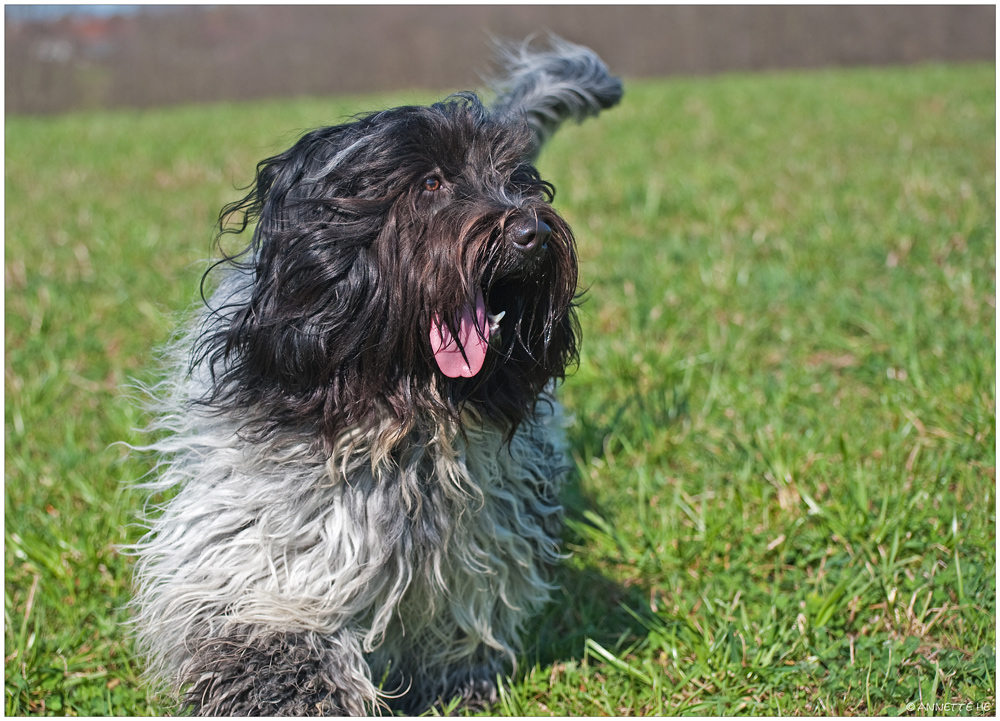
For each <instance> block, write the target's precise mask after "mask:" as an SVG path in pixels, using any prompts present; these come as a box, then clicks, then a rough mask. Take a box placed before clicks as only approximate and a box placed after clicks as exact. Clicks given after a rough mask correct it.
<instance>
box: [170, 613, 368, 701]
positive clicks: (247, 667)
mask: <svg viewBox="0 0 1000 721" xmlns="http://www.w3.org/2000/svg"><path fill="white" fill-rule="evenodd" d="M184 676H185V678H186V680H187V682H188V683H189V684H190V686H189V688H188V690H187V693H186V695H185V702H186V704H187V706H188V707H189V708H190V710H191V711H193V712H194V714H196V715H200V716H343V715H355V716H357V715H370V714H371V713H372V711H373V708H374V706H375V704H376V703H377V692H376V690H375V688H374V686H373V685H372V683H371V681H370V679H369V672H368V667H367V664H366V663H365V661H364V659H363V657H362V654H361V648H360V646H359V644H358V642H357V640H356V639H355V638H354V637H353V636H352V635H351V634H349V633H346V632H341V633H339V634H337V635H335V636H332V637H331V636H324V635H320V634H318V633H315V632H307V631H300V632H295V631H288V632H274V631H269V632H265V631H263V630H262V629H254V628H252V627H244V628H241V629H239V630H237V631H236V632H233V633H230V634H229V635H227V636H225V637H219V638H209V639H204V640H202V641H200V642H199V643H198V645H197V649H196V651H195V652H194V654H193V656H192V657H191V659H190V660H189V661H188V663H187V664H186V668H185V673H184Z"/></svg>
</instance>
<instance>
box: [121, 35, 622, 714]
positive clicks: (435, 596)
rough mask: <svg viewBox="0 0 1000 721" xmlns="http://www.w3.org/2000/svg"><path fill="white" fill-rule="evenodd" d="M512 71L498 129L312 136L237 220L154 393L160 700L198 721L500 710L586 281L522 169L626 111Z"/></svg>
mask: <svg viewBox="0 0 1000 721" xmlns="http://www.w3.org/2000/svg"><path fill="white" fill-rule="evenodd" d="M518 52H519V54H518V55H517V58H518V60H516V61H513V60H510V62H509V66H510V76H509V78H508V79H507V80H506V81H503V82H502V83H500V84H499V85H498V87H499V88H500V95H499V97H498V98H497V100H496V101H495V103H494V104H493V106H492V108H488V107H486V106H484V105H483V104H482V103H481V102H480V100H479V99H478V98H477V97H476V96H475V95H473V94H471V93H463V94H460V95H457V96H453V97H452V98H449V99H448V100H446V101H444V102H442V103H438V104H435V105H432V106H430V107H402V108H395V109H392V110H386V111H382V112H377V113H373V114H370V115H367V116H363V117H360V118H358V119H355V120H353V121H351V122H348V123H345V124H342V125H337V126H332V127H328V128H321V129H318V130H315V131H312V132H310V133H308V134H306V135H305V136H304V137H303V138H302V139H301V140H300V141H299V142H298V143H296V144H295V145H294V146H293V147H292V148H291V149H289V150H288V151H286V152H284V153H281V154H279V155H276V156H274V157H272V158H269V159H267V160H264V161H262V162H261V163H260V164H259V165H258V168H257V175H256V179H255V182H254V184H253V186H252V187H251V189H250V192H249V193H248V195H247V196H246V197H245V198H243V199H242V200H241V201H238V202H236V203H234V204H232V205H231V206H229V207H227V208H226V209H224V210H223V213H222V216H221V218H220V227H221V228H222V230H223V232H242V231H244V230H246V229H247V228H249V227H250V226H251V225H253V226H254V230H253V236H252V239H251V241H250V243H249V245H248V247H247V248H246V250H245V251H244V252H243V253H240V254H238V255H236V256H225V257H224V258H223V260H222V261H220V262H219V263H218V264H216V266H215V268H214V269H215V270H219V271H221V272H222V278H221V280H220V281H219V282H218V286H217V288H216V290H215V291H214V292H213V293H211V294H210V295H209V294H206V295H208V296H209V297H208V298H207V301H206V308H205V310H204V311H203V312H202V313H201V314H200V316H199V317H198V319H196V320H195V321H194V322H193V323H192V325H191V326H190V328H189V330H188V332H187V334H186V335H185V336H184V337H183V338H181V339H180V340H179V341H178V343H177V344H176V345H175V347H174V349H173V351H172V353H171V355H170V364H171V366H172V367H173V368H175V369H176V370H173V371H171V372H170V373H169V374H168V377H167V379H166V380H165V381H164V382H163V383H162V384H161V385H160V386H159V387H158V388H156V389H155V395H156V397H157V398H158V400H157V405H156V413H157V418H158V420H157V421H156V423H155V425H154V429H155V430H156V431H158V432H159V433H160V435H161V440H159V441H157V442H156V443H155V444H153V445H152V446H150V448H152V449H153V450H154V451H156V453H158V454H159V459H160V460H159V462H158V464H157V466H156V468H155V469H154V473H153V474H152V475H151V477H150V478H149V479H147V480H146V482H145V483H144V484H143V485H144V487H145V488H146V490H147V491H148V492H149V493H150V497H151V499H153V500H151V502H150V504H149V508H147V514H146V515H147V518H148V519H149V520H148V524H149V532H148V533H147V535H146V536H145V537H144V538H143V539H142V540H141V541H140V542H139V543H138V544H136V546H135V548H134V551H135V553H136V554H137V556H138V560H137V563H136V570H135V579H136V587H137V591H136V597H135V601H134V610H135V621H136V625H137V629H138V641H139V645H140V647H141V649H142V650H143V652H144V653H145V655H146V656H147V658H148V667H149V671H150V674H151V675H152V677H153V678H154V679H155V680H156V681H157V682H159V683H162V684H164V685H166V686H167V687H169V688H170V689H172V690H173V691H174V692H176V693H178V694H180V696H181V697H182V700H183V702H184V703H185V704H186V705H187V706H188V707H190V709H191V710H193V711H195V712H197V713H201V714H206V715H237V714H239V715H243V714H248V715H255V714H264V715H313V714H370V713H373V712H375V711H377V710H378V709H379V708H380V707H385V706H388V707H390V708H394V709H399V710H403V711H408V712H417V711H420V710H423V709H426V708H428V707H429V706H432V705H434V704H440V703H443V702H446V701H448V700H450V699H452V698H454V697H459V698H460V699H461V700H462V701H463V702H465V703H466V704H468V705H473V706H478V705H484V704H488V703H490V702H492V701H493V700H495V694H496V688H495V681H496V678H497V676H498V674H501V673H502V672H503V671H504V670H505V669H506V668H508V666H509V664H511V663H513V661H514V658H515V655H516V653H517V650H518V649H519V648H520V644H521V634H522V631H523V624H524V622H525V620H526V619H527V618H529V617H530V616H531V614H532V613H534V612H536V611H537V610H538V609H539V608H540V607H541V605H542V604H544V603H545V601H546V599H547V597H548V593H549V591H550V581H549V569H550V568H551V566H552V565H553V564H554V563H556V561H557V560H558V558H559V549H558V538H559V529H560V516H561V509H560V506H559V502H558V493H559V489H560V486H561V483H562V478H563V476H564V473H565V470H566V461H565V456H564V451H563V445H562V443H563V442H562V432H561V421H560V417H561V413H560V409H559V406H558V403H557V402H556V401H555V399H554V397H553V396H552V392H551V386H552V384H553V382H554V381H556V380H558V379H560V378H561V377H562V376H563V374H564V372H565V369H566V367H567V365H568V364H570V363H571V362H572V361H573V360H574V358H575V357H576V349H577V331H576V326H575V320H574V315H573V312H574V296H575V293H576V282H577V276H576V254H575V244H574V240H573V236H572V233H571V231H570V229H569V227H568V226H567V225H566V223H565V222H564V221H563V220H562V219H561V218H560V217H559V216H558V214H556V212H555V210H553V208H552V206H551V205H550V201H551V199H552V189H551V186H549V185H548V184H547V183H545V182H544V181H543V180H542V179H541V178H540V177H539V175H538V172H537V171H536V170H535V169H534V167H533V166H532V165H531V160H532V158H533V157H534V156H535V154H536V153H537V151H538V148H539V146H540V144H541V142H542V141H543V140H544V139H545V137H547V136H548V135H549V134H550V133H551V132H552V130H553V129H554V128H555V126H556V125H558V123H559V122H561V121H562V120H564V119H566V118H575V119H578V120H579V119H582V118H583V117H584V116H585V115H588V114H595V113H596V112H598V111H599V110H600V109H601V108H604V107H609V106H610V105H613V104H614V103H616V102H617V101H618V98H619V97H620V95H621V86H620V83H618V81H617V80H615V79H614V78H611V77H610V76H609V75H608V74H607V71H606V69H605V68H604V66H603V64H602V63H601V62H600V60H599V59H597V57H596V56H595V55H593V53H591V52H590V51H588V50H586V49H584V48H579V47H578V46H573V45H570V44H568V43H565V42H564V41H559V40H553V47H552V49H551V50H549V51H546V52H543V53H538V54H532V53H530V52H529V51H527V50H525V49H522V50H520V51H518ZM510 57H513V56H510V55H508V58H510ZM567 98H572V100H567ZM234 221H235V222H234ZM475 312H479V313H480V315H482V314H483V313H487V312H488V313H489V315H488V317H489V328H488V329H487V326H486V322H485V321H480V322H479V323H478V324H477V325H475V328H474V330H475V335H478V336H479V338H478V339H477V338H475V337H474V335H473V336H470V334H469V333H468V329H469V327H470V326H469V323H470V322H469V321H463V320H461V319H462V318H463V317H473V316H474V315H475ZM463 314H464V316H463ZM444 328H447V330H448V332H450V334H451V337H453V338H455V339H458V340H457V341H456V344H457V347H458V349H459V351H460V352H461V354H462V357H463V358H464V359H465V360H466V361H467V362H468V366H470V367H471V370H468V373H467V374H466V376H463V377H453V376H452V375H450V374H448V373H446V372H445V366H444V365H443V364H442V361H441V360H440V359H439V354H438V352H437V350H436V349H435V347H434V341H433V338H434V334H435V332H436V331H438V332H440V334H441V338H442V339H444V338H445V331H444ZM463 330H465V331H466V334H465V335H464V336H463V335H462V332H463ZM470 337H471V340H470ZM429 339H431V340H430V342H429ZM487 342H488V346H487ZM477 344H479V345H481V346H482V347H484V348H488V350H486V351H485V357H484V358H481V359H480V360H479V361H473V360H472V358H473V357H474V356H475V351H474V348H473V346H474V345H477Z"/></svg>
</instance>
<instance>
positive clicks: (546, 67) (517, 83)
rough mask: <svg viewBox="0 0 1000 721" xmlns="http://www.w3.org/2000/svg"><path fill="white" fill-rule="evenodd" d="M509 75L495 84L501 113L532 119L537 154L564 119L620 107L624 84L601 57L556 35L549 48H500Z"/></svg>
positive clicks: (526, 45)
mask: <svg viewBox="0 0 1000 721" xmlns="http://www.w3.org/2000/svg"><path fill="white" fill-rule="evenodd" d="M500 55H501V62H502V63H503V65H504V68H505V70H506V76H505V77H503V78H499V79H497V80H495V81H494V82H492V83H491V85H492V88H493V90H494V91H495V92H496V93H497V98H496V100H495V101H494V102H493V106H492V108H491V109H492V111H493V113H494V114H497V115H508V116H518V115H523V116H525V117H527V120H528V124H529V125H530V126H531V129H532V130H533V131H534V135H535V153H536V154H537V152H538V150H539V149H540V148H541V147H542V145H543V144H544V143H545V141H546V140H548V139H549V137H550V136H551V135H552V134H553V133H554V132H555V131H556V129H557V128H558V127H559V126H560V125H561V124H562V123H563V121H564V120H567V119H569V118H572V119H573V120H576V121H577V122H580V121H582V120H583V119H584V118H587V117H590V116H592V115H597V114H598V113H599V112H601V111H602V110H604V109H606V108H610V107H612V106H613V105H615V104H617V103H618V101H619V100H621V97H622V82H621V80H620V79H619V78H616V77H614V76H613V75H611V73H610V72H609V71H608V68H607V66H606V65H605V64H604V61H602V60H601V59H600V58H599V57H598V56H597V54H596V53H595V52H594V51H593V50H590V49H589V48H585V47H583V46H581V45H574V44H573V43H570V42H567V41H565V40H563V39H561V38H558V37H556V36H554V35H550V36H549V49H548V50H541V51H535V50H532V49H531V48H530V47H529V41H525V42H524V43H521V44H518V45H505V46H501V47H500Z"/></svg>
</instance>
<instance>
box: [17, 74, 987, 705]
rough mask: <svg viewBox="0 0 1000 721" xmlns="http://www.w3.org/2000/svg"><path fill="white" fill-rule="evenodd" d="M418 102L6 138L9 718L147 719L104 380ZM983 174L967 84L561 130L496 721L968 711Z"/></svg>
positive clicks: (886, 77) (122, 462)
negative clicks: (530, 458) (260, 177)
mask: <svg viewBox="0 0 1000 721" xmlns="http://www.w3.org/2000/svg"><path fill="white" fill-rule="evenodd" d="M414 99H417V100H421V101H423V100H428V99H430V98H429V97H427V96H424V95H420V96H408V97H406V98H401V97H399V96H396V97H380V98H375V99H336V100H319V99H316V100H301V101H288V102H285V101H283V102H268V103H258V104H247V105H220V106H210V107H191V108H182V109H172V110H158V111H150V112H144V113H134V112H115V113H100V114H85V115H82V114H77V115H70V116H65V117H61V118H46V119H40V118H8V121H7V128H6V168H7V178H6V226H5V235H6V255H5V302H6V317H5V320H6V365H5V371H6V375H5V390H6V398H5V400H6V403H5V441H6V468H5V470H6V483H5V521H6V524H5V548H6V554H5V559H6V564H5V578H6V586H5V606H4V609H5V657H6V664H5V665H6V690H7V696H6V710H7V712H8V713H10V714H27V713H31V714H39V713H55V714H78V715H104V714H149V713H160V712H162V711H164V710H165V708H166V707H164V706H162V705H159V704H158V702H157V701H156V700H154V699H150V698H147V694H146V692H145V691H144V690H143V687H142V686H141V684H140V682H139V676H138V675H139V673H140V669H139V668H138V665H137V663H136V662H135V661H134V660H133V656H132V649H131V644H130V641H129V638H128V633H127V629H126V627H125V626H124V625H123V623H124V622H125V620H126V618H127V615H126V613H125V612H124V611H123V610H121V609H122V606H123V604H124V603H125V602H126V601H127V599H128V596H129V592H128V584H129V580H128V579H129V575H128V574H129V571H128V567H129V564H128V560H127V559H125V558H123V557H122V556H121V555H119V554H118V553H116V552H115V550H114V546H115V544H119V543H122V542H125V541H128V540H132V539H134V538H135V537H136V536H137V534H138V533H139V530H138V529H137V528H135V527H134V526H130V525H129V524H130V523H131V521H132V518H133V514H134V511H135V509H136V508H137V504H138V503H139V502H140V499H139V498H138V497H136V496H135V495H133V494H130V493H128V492H126V491H124V490H123V489H124V488H126V486H127V483H128V482H129V481H131V480H134V479H135V478H137V477H139V476H140V475H141V474H142V473H144V472H145V471H146V470H147V468H148V467H147V466H146V465H144V463H145V461H144V459H142V458H133V457H128V456H127V455H126V453H125V452H124V450H123V449H122V448H121V447H119V446H115V445H113V444H114V443H115V442H117V441H123V440H124V441H128V440H134V439H135V436H134V432H133V430H132V429H133V428H134V427H136V426H138V425H140V424H141V423H142V419H141V417H140V416H139V413H138V411H137V410H136V408H135V404H134V403H133V402H132V401H131V400H130V399H129V398H128V397H127V390H126V388H127V385H128V383H129V382H130V380H132V379H134V378H149V377H151V376H152V375H153V374H154V373H155V367H156V364H155V354H154V352H153V349H154V347H155V346H156V345H158V344H160V343H162V342H163V341H164V340H165V339H166V338H167V336H168V335H169V333H170V332H171V330H172V329H173V328H174V327H175V325H176V323H177V318H178V316H179V314H180V313H181V312H182V311H183V310H184V309H186V308H187V307H189V306H190V305H191V304H192V303H194V302H195V300H196V298H197V293H198V280H199V277H200V272H201V267H202V266H201V261H202V259H204V258H205V257H206V256H207V254H208V253H209V252H210V244H211V239H212V226H213V223H214V221H215V217H216V214H217V212H218V210H219V208H220V207H221V206H222V205H223V204H224V203H226V202H228V201H230V200H233V199H234V198H235V197H237V196H238V192H237V191H235V190H234V186H235V185H243V184H246V183H247V182H248V181H249V180H250V178H251V174H252V170H253V167H254V165H255V163H256V162H257V161H258V160H259V159H261V158H263V157H265V156H267V155H270V154H272V153H273V152H275V151H278V150H281V149H283V148H284V147H287V146H288V145H289V144H290V143H291V142H292V141H293V140H294V138H295V137H296V136H297V134H298V133H299V132H300V131H302V130H304V129H306V128H309V127H313V126H317V125H320V124H325V123H330V122H334V121H336V120H338V119H339V118H342V117H343V116H345V115H350V114H353V113H355V112H358V111H360V110H364V109H368V108H371V107H377V106H389V105H392V104H395V103H397V102H401V101H411V100H414ZM994 158H995V71H994V67H993V66H992V65H986V66H966V67H937V66H928V67H920V68H909V69H880V70H864V69H859V70H850V71H826V72H810V73H801V74H799V73H787V74H771V75H759V76H724V77H718V78H712V79H696V80H695V79H674V80H668V81H642V82H638V81H637V82H631V83H629V84H628V87H627V94H626V98H625V100H624V102H623V103H622V105H621V106H620V107H618V108H616V109H615V110H613V111H611V112H609V113H607V114H606V115H604V116H602V118H601V119H600V120H599V121H592V122H588V123H587V124H585V125H583V126H580V127H574V128H567V129H566V130H564V131H563V132H562V133H561V134H560V135H558V136H557V137H556V138H555V139H554V141H553V142H552V144H551V145H550V146H549V147H548V148H547V149H546V151H545V152H544V153H543V156H542V158H541V161H540V166H541V169H542V172H543V174H544V175H545V176H546V177H547V178H548V179H550V180H552V181H553V182H554V183H555V185H556V187H557V190H558V192H557V197H556V205H557V206H558V208H559V209H560V210H561V211H562V212H563V213H564V215H565V216H566V217H567V218H568V219H569V220H570V222H571V224H572V225H573V227H574V229H575V232H576V234H577V238H578V242H579V246H580V256H581V279H582V282H583V284H584V285H585V286H586V287H587V294H586V298H587V299H586V302H585V303H584V305H583V308H582V312H581V321H582V326H583V331H584V344H583V354H582V358H581V363H580V367H579V368H578V370H577V372H576V373H575V374H574V375H573V376H572V377H571V378H570V379H569V380H568V381H567V382H566V384H565V385H564V387H563V388H562V390H561V395H562V399H563V401H564V404H565V405H566V407H567V408H568V410H569V411H570V412H571V413H572V414H573V416H574V423H573V425H572V426H571V427H570V431H569V432H570V440H571V444H572V449H573V453H574V457H575V461H576V464H577V471H578V472H577V474H576V477H575V479H574V482H573V484H572V486H571V488H570V489H569V491H568V492H567V494H566V498H565V500H566V503H567V506H568V507H569V509H570V512H569V519H570V520H569V528H568V530H567V533H566V542H567V547H568V548H569V550H571V551H572V552H573V556H572V558H571V559H570V560H569V561H568V562H567V564H566V566H565V568H564V569H563V570H562V571H561V572H560V577H559V581H560V584H561V586H562V589H561V591H560V592H559V593H557V595H556V599H555V601H554V603H553V604H552V605H551V606H550V607H549V608H548V610H547V612H546V615H545V618H544V619H542V620H541V621H540V623H539V624H538V626H537V629H536V630H535V631H534V632H533V633H534V637H535V638H536V641H535V642H534V643H533V644H532V645H531V648H530V649H529V650H528V652H527V654H526V656H525V658H524V659H522V662H521V663H520V665H519V668H518V671H517V672H516V674H515V680H514V683H513V685H512V686H511V687H510V688H509V689H507V690H506V691H505V693H504V695H503V697H502V699H501V701H500V703H499V704H498V705H497V706H496V707H495V708H494V709H493V712H494V713H510V714H518V715H534V714H548V713H555V714H559V715H593V714H615V715H631V714H649V715H652V714H681V713H693V714H716V713H718V714H737V713H742V714H747V715H761V714H800V715H801V714H807V715H808V714H818V715H825V714H848V715H849V714H895V713H903V712H906V704H908V703H911V702H913V703H916V704H920V703H927V702H930V703H933V702H937V703H939V704H945V703H950V704H958V703H963V704H964V703H971V704H972V706H971V707H969V708H966V707H965V706H963V707H962V708H963V709H965V710H962V711H959V713H973V714H976V713H979V714H989V715H992V714H993V713H995V710H994V707H993V704H994V702H995V678H996V676H995V664H994V659H995V646H996V641H995V613H996V611H995V609H996V555H995V542H996V540H995V539H996V536H995V529H996V525H995V524H996V519H995V512H994V509H995V503H996V501H995V454H994V448H995V438H996V432H995V414H996V409H995V397H996V396H995V383H994V378H995V337H996V336H995V324H994V318H995V253H994V248H995V240H996V233H995V224H994V217H995V204H994V198H995V166H994ZM924 708H925V707H920V708H917V707H915V708H914V711H913V712H915V713H921V712H922V711H923V710H924ZM940 712H941V711H940V710H939V711H938V713H940Z"/></svg>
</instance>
